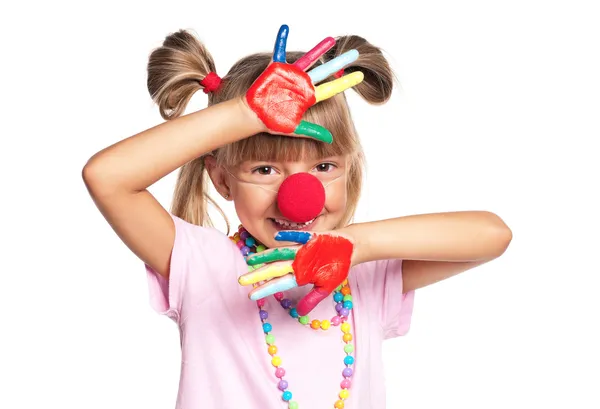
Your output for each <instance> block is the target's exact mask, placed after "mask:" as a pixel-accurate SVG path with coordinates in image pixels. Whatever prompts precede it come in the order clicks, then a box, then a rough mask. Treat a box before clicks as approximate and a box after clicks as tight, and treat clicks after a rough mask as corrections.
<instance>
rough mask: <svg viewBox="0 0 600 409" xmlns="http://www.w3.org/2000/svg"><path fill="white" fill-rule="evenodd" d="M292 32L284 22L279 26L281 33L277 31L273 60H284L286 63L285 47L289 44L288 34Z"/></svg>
mask: <svg viewBox="0 0 600 409" xmlns="http://www.w3.org/2000/svg"><path fill="white" fill-rule="evenodd" d="M289 33H290V28H289V27H288V26H287V25H286V24H284V25H282V26H281V27H280V28H279V33H277V40H276V41H275V49H274V50H273V62H282V63H285V62H287V61H286V57H285V47H286V45H287V38H288V34H289Z"/></svg>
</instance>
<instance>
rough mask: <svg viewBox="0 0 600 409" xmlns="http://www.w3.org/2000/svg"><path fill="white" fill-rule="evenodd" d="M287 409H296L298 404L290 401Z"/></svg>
mask: <svg viewBox="0 0 600 409" xmlns="http://www.w3.org/2000/svg"><path fill="white" fill-rule="evenodd" d="M288 409H298V403H297V402H295V401H290V404H289V406H288Z"/></svg>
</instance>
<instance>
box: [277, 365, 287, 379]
mask: <svg viewBox="0 0 600 409" xmlns="http://www.w3.org/2000/svg"><path fill="white" fill-rule="evenodd" d="M275 376H276V377H278V378H279V379H281V378H283V377H284V376H285V369H283V368H282V367H279V368H277V370H276V371H275Z"/></svg>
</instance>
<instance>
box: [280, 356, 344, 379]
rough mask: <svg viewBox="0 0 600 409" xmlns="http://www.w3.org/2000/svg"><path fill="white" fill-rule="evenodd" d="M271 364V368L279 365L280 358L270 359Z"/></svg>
mask: <svg viewBox="0 0 600 409" xmlns="http://www.w3.org/2000/svg"><path fill="white" fill-rule="evenodd" d="M271 364H273V366H279V365H281V358H280V357H278V356H274V357H273V359H271ZM346 369H348V368H346ZM348 376H349V375H348Z"/></svg>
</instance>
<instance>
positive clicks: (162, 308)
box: [144, 214, 203, 322]
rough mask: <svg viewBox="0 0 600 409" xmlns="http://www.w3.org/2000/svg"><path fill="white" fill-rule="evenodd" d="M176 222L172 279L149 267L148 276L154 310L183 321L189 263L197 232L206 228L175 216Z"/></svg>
mask: <svg viewBox="0 0 600 409" xmlns="http://www.w3.org/2000/svg"><path fill="white" fill-rule="evenodd" d="M171 217H172V219H173V222H174V223H175V241H174V243H173V250H172V251H171V261H170V270H169V279H165V278H164V277H163V276H161V275H160V274H158V273H157V272H156V271H155V270H154V269H153V268H152V267H150V266H149V265H148V264H144V266H145V268H146V277H147V279H148V290H149V296H150V305H151V307H152V308H153V309H154V310H155V311H156V312H157V313H159V314H162V315H166V316H168V317H169V318H171V319H172V320H173V321H175V322H179V317H180V312H181V305H182V300H183V291H184V289H185V282H186V280H187V279H188V272H189V268H188V266H189V263H190V260H191V258H192V249H193V247H192V245H191V244H192V243H193V241H194V235H195V234H197V233H196V232H195V231H194V230H196V229H203V227H200V226H196V225H192V224H190V223H188V222H186V221H184V220H183V219H180V218H179V217H177V216H174V215H172V214H171Z"/></svg>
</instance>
